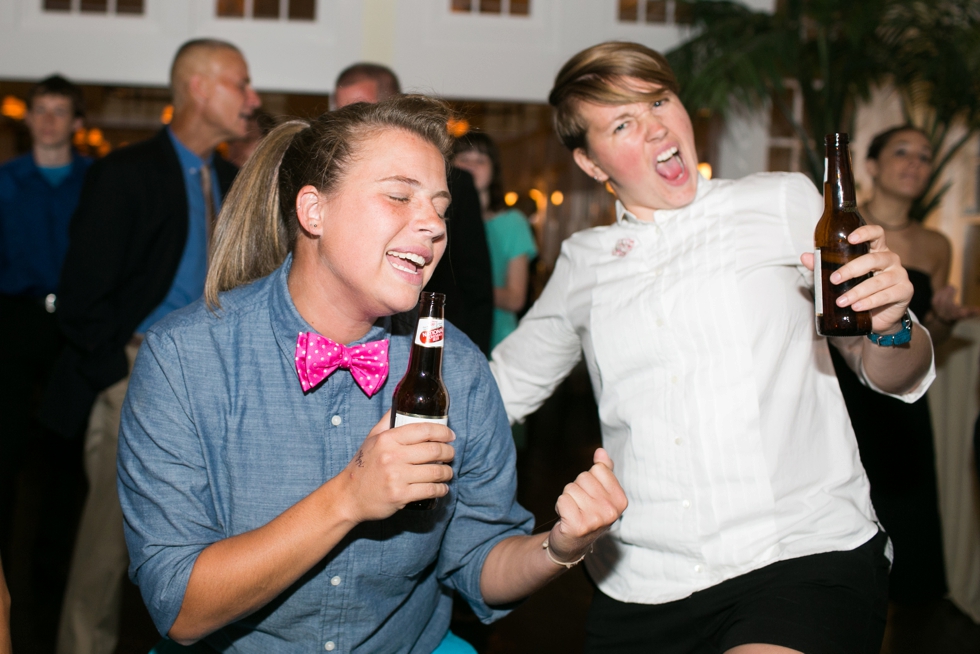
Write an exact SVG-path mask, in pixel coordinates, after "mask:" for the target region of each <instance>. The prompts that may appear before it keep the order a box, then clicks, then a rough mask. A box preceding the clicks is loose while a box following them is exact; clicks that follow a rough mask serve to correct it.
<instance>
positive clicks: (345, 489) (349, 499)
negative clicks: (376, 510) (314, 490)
mask: <svg viewBox="0 0 980 654" xmlns="http://www.w3.org/2000/svg"><path fill="white" fill-rule="evenodd" d="M345 472H346V469H345ZM344 477H345V474H344V472H342V473H341V474H339V475H337V476H336V477H334V478H333V479H330V480H328V481H327V482H326V483H324V484H323V485H322V486H320V488H319V489H318V491H319V495H320V499H321V504H320V508H321V509H322V512H323V515H330V514H333V517H334V520H336V521H337V522H338V523H339V524H340V526H342V527H344V528H346V529H348V530H350V529H353V528H354V527H356V526H357V525H359V524H360V523H362V522H365V519H364V518H363V517H361V515H360V511H359V508H360V507H359V505H358V503H357V500H356V492H355V491H354V489H353V488H351V486H352V484H349V483H347V480H346V479H344Z"/></svg>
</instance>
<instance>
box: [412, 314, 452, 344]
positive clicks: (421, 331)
mask: <svg viewBox="0 0 980 654" xmlns="http://www.w3.org/2000/svg"><path fill="white" fill-rule="evenodd" d="M443 322H444V321H443V319H442V318H419V326H418V327H416V329H415V344H416V345H421V346H422V347H442V341H443V338H444V337H445V328H444V327H443Z"/></svg>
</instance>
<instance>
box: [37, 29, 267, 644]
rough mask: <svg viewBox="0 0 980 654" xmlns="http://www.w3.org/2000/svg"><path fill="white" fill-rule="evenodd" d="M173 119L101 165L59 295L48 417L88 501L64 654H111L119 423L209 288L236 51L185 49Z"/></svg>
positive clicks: (248, 100)
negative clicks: (177, 317)
mask: <svg viewBox="0 0 980 654" xmlns="http://www.w3.org/2000/svg"><path fill="white" fill-rule="evenodd" d="M170 85H171V92H172V94H173V103H174V113H173V119H172V121H171V123H170V125H169V126H167V127H166V128H164V129H162V130H161V131H160V132H158V133H157V134H156V135H155V136H153V137H152V138H150V139H148V140H146V141H143V142H141V143H137V144H134V145H131V146H129V147H125V148H122V149H120V150H117V151H115V152H112V153H111V154H109V155H108V156H106V157H105V158H104V159H102V160H100V161H97V162H96V163H95V164H93V165H92V167H91V169H90V170H89V172H88V174H87V176H86V178H85V184H84V186H83V188H82V195H81V199H80V201H79V205H78V209H77V210H76V212H75V214H74V216H73V218H72V223H71V228H70V244H69V249H68V255H67V257H66V260H65V266H64V269H63V271H62V276H61V285H60V292H59V294H58V312H57V315H58V317H59V325H60V327H61V329H62V331H63V332H64V334H65V337H66V339H67V341H68V343H69V347H68V348H67V349H66V350H65V351H64V352H63V353H62V355H61V357H60V358H59V362H58V364H57V366H56V370H55V374H54V379H53V381H52V383H51V385H50V386H49V387H48V390H47V393H46V397H45V406H44V408H43V409H42V416H41V417H42V420H43V422H44V423H45V424H46V425H47V426H48V427H50V428H52V429H54V430H55V431H57V432H59V433H61V434H62V435H64V436H66V437H72V436H73V435H75V434H77V433H80V432H81V431H83V430H84V432H85V455H84V456H85V461H84V463H85V472H86V475H87V477H88V480H89V494H88V497H87V498H86V503H85V509H84V511H83V513H82V519H81V525H80V527H79V531H78V536H77V539H76V542H75V549H74V553H73V557H72V564H71V572H70V574H69V578H68V586H67V589H66V591H65V600H64V605H63V608H62V615H61V623H60V628H59V633H58V653H59V654H112V653H113V651H114V650H115V648H116V643H117V641H118V637H119V613H120V605H121V597H122V581H123V575H124V574H125V572H126V567H127V565H128V561H129V557H128V555H127V552H126V544H125V541H124V539H123V527H122V521H123V518H122V511H121V509H120V507H119V498H118V495H117V492H116V443H117V436H118V432H119V414H120V408H121V405H122V400H123V397H124V396H125V394H126V388H127V385H128V382H129V372H130V369H131V367H132V364H133V359H134V358H135V356H136V351H137V350H138V348H139V344H140V343H141V342H142V335H143V333H144V332H145V331H146V330H147V329H148V328H149V327H150V326H151V325H152V324H153V323H155V322H156V321H157V320H159V319H160V318H163V317H164V316H165V315H167V314H168V313H169V312H171V311H173V310H175V309H179V308H181V307H184V306H186V305H188V304H190V303H191V302H193V301H194V300H196V299H197V298H199V297H200V296H201V295H202V293H203V289H204V277H205V273H206V268H207V252H208V241H209V237H210V234H211V231H212V228H213V219H214V217H215V216H217V215H218V210H219V209H220V206H221V200H222V198H223V197H224V195H225V193H226V192H227V191H228V188H229V187H230V186H231V182H232V180H233V179H234V176H235V173H236V172H237V169H236V168H235V167H234V166H232V165H231V164H229V163H227V162H226V161H224V160H223V159H221V158H220V157H218V156H216V155H215V154H214V148H215V147H216V146H217V145H218V144H220V143H221V142H223V141H226V140H228V139H234V138H242V137H244V136H245V135H246V133H247V130H248V120H249V117H250V116H251V115H252V113H253V112H255V110H256V109H257V108H258V107H259V98H258V95H257V94H256V93H255V90H254V89H253V88H252V85H251V81H250V79H249V73H248V65H247V64H246V63H245V59H244V57H243V56H242V54H241V52H240V51H239V50H238V48H236V47H235V46H233V45H232V44H230V43H227V42H224V41H218V40H214V39H198V40H194V41H189V42H187V43H185V44H184V45H183V46H181V48H180V49H179V50H178V51H177V54H176V56H175V57H174V61H173V66H172V68H171V74H170Z"/></svg>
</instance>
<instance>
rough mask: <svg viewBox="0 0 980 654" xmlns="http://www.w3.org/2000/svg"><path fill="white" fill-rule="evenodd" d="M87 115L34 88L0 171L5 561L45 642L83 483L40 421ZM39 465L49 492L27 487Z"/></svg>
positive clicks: (62, 94)
mask: <svg viewBox="0 0 980 654" xmlns="http://www.w3.org/2000/svg"><path fill="white" fill-rule="evenodd" d="M83 116H84V102H83V97H82V92H81V89H79V88H78V87H77V86H75V85H74V84H72V83H71V82H69V81H68V80H66V79H65V78H64V77H61V76H60V75H53V76H51V77H48V78H47V79H44V80H42V81H41V82H39V83H37V84H36V85H34V87H33V88H32V89H31V90H30V92H29V93H28V96H27V114H26V115H25V119H24V120H25V123H26V125H27V129H28V131H29V132H30V135H31V151H30V152H28V153H27V154H24V155H22V156H20V157H17V158H15V159H13V160H11V161H9V162H7V163H6V164H4V165H3V166H0V416H2V420H3V426H2V427H0V558H2V560H3V564H4V565H5V566H6V568H7V570H6V571H7V578H8V579H9V580H10V584H11V586H12V587H17V588H18V598H19V606H22V607H23V606H25V605H33V606H34V608H35V610H34V612H33V614H35V615H38V616H41V615H43V616H45V617H47V615H51V616H52V618H51V619H52V624H51V625H43V626H42V624H41V621H38V623H37V624H34V625H30V630H31V631H34V632H37V633H36V634H34V635H35V636H36V637H38V638H42V639H43V638H44V633H43V632H45V631H46V632H47V633H50V632H51V631H52V627H53V621H54V620H56V619H57V618H56V616H57V613H58V608H59V605H60V600H61V593H62V590H63V589H64V583H65V576H66V575H67V568H68V560H69V558H70V557H71V541H72V537H73V536H74V531H75V525H76V524H77V516H78V508H77V504H76V502H75V497H76V496H77V487H78V485H79V484H80V483H81V466H80V465H78V458H79V452H80V451H81V450H80V445H79V442H78V439H77V438H76V439H75V440H74V442H73V441H71V440H66V439H63V438H61V437H58V436H55V435H54V434H52V433H51V432H49V431H47V430H45V429H43V428H42V427H41V425H40V423H39V421H38V420H37V418H36V414H37V411H38V407H39V402H40V397H41V394H42V393H43V390H44V388H45V386H46V385H47V382H48V377H49V376H50V374H51V370H52V367H53V366H54V360H55V357H57V355H58V351H59V350H60V348H61V344H62V341H61V334H60V332H59V331H58V324H57V318H56V314H55V310H56V308H57V294H58V277H59V275H60V273H61V266H62V264H63V262H64V259H65V253H66V251H67V250H68V225H69V222H70V221H71V215H72V213H73V212H74V211H75V207H76V206H77V204H78V196H79V193H80V192H81V189H82V180H83V179H84V178H85V172H86V171H87V170H88V167H89V166H90V165H91V163H92V162H91V160H90V159H88V158H87V157H83V156H80V155H79V154H78V153H77V152H75V151H74V149H73V148H72V136H73V135H74V133H75V131H76V130H78V129H80V128H81V127H82V118H83ZM41 465H43V468H44V471H43V477H42V479H43V483H41V484H39V483H28V482H27V481H26V480H27V479H28V478H31V480H32V481H33V479H34V477H36V476H37V475H38V474H40V473H39V471H38V468H39V467H40V466H41ZM33 488H36V489H37V491H36V492H25V489H33ZM32 505H33V506H34V507H35V508H34V511H37V512H38V513H40V514H42V515H44V516H45V517H44V519H43V520H38V521H36V520H31V519H30V517H31V516H28V515H25V514H21V517H20V518H15V514H16V513H18V511H17V508H18V507H20V510H21V511H23V510H24V509H25V508H27V507H29V506H32ZM15 524H16V525H19V528H18V532H17V534H16V535H15V533H14V525H15ZM15 542H16V543H17V545H16V546H15ZM21 615H24V613H23V612H22V613H21ZM18 626H21V627H24V626H25V625H24V624H23V623H19V625H18ZM25 637H26V634H25Z"/></svg>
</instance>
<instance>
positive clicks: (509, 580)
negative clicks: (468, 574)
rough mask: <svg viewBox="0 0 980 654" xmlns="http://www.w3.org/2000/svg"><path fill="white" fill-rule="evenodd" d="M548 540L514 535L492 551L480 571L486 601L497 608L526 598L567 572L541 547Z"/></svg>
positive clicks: (543, 535)
mask: <svg viewBox="0 0 980 654" xmlns="http://www.w3.org/2000/svg"><path fill="white" fill-rule="evenodd" d="M547 537H548V534H547V533H544V534H536V535H534V536H512V537H510V538H508V539H506V540H503V541H501V542H499V543H497V545H496V546H495V547H494V548H493V549H492V550H490V554H489V555H488V556H487V559H486V561H485V562H484V564H483V570H482V571H481V572H480V591H481V592H482V593H483V601H484V602H486V603H487V604H489V605H491V606H495V605H500V604H509V603H511V602H516V601H518V600H521V599H524V598H525V597H527V596H528V595H530V594H531V593H533V592H535V591H536V590H538V589H539V588H541V587H543V586H545V585H546V584H547V583H548V582H550V581H551V580H552V579H554V578H555V577H558V576H559V575H560V574H562V573H563V572H565V571H566V570H567V568H565V567H564V566H561V565H558V564H556V563H554V562H553V561H551V560H550V559H549V558H548V554H547V552H545V550H544V549H543V548H542V547H541V543H543V542H544V540H545V539H546V538H547ZM576 558H577V557H576ZM573 560H574V559H573Z"/></svg>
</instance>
